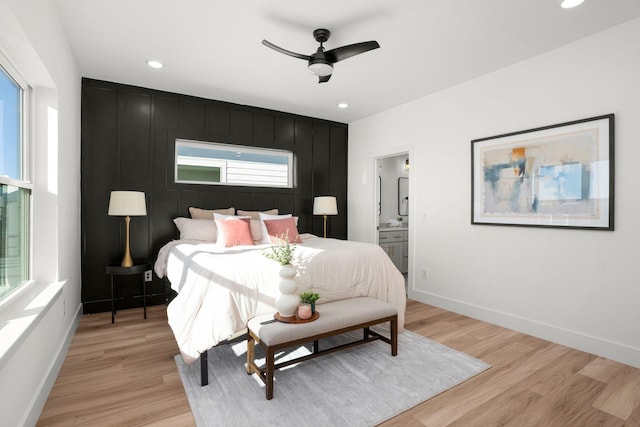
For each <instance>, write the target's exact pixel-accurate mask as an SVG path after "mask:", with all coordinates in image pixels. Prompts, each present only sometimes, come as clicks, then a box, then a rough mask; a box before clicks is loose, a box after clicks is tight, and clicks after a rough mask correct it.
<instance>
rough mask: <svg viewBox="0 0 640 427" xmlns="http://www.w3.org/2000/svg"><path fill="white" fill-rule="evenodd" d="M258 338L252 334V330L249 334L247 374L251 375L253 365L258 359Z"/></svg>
mask: <svg viewBox="0 0 640 427" xmlns="http://www.w3.org/2000/svg"><path fill="white" fill-rule="evenodd" d="M255 355H256V340H254V339H253V337H252V336H251V331H249V333H248V334H247V374H249V375H251V374H252V373H253V369H251V367H252V366H253V364H254V361H255V360H256V356H255Z"/></svg>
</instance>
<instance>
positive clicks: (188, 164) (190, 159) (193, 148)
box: [175, 139, 293, 188]
mask: <svg viewBox="0 0 640 427" xmlns="http://www.w3.org/2000/svg"><path fill="white" fill-rule="evenodd" d="M175 148H176V150H175V153H176V157H175V182H176V183H182V184H209V185H244V186H250V187H280V188H292V187H293V153H292V152H291V151H285V150H276V149H269V148H259V147H246V146H241V145H231V144H222V143H215V142H201V141H190V140H185V139H177V140H176V147H175Z"/></svg>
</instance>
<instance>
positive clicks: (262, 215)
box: [260, 212, 291, 243]
mask: <svg viewBox="0 0 640 427" xmlns="http://www.w3.org/2000/svg"><path fill="white" fill-rule="evenodd" d="M283 218H291V214H286V215H269V214H266V213H262V212H260V230H261V233H262V240H260V243H271V238H270V237H269V232H268V231H267V226H266V225H265V224H264V220H265V219H283Z"/></svg>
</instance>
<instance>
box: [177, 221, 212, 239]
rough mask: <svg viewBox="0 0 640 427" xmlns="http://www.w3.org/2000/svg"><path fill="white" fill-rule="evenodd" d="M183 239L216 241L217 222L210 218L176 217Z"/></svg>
mask: <svg viewBox="0 0 640 427" xmlns="http://www.w3.org/2000/svg"><path fill="white" fill-rule="evenodd" d="M173 222H174V223H175V225H176V227H178V231H179V232H180V239H181V240H201V241H203V242H215V241H216V240H217V239H218V232H217V228H216V222H215V221H212V220H210V219H191V218H182V217H181V218H175V219H174V220H173Z"/></svg>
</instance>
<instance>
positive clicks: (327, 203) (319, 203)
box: [313, 196, 338, 215]
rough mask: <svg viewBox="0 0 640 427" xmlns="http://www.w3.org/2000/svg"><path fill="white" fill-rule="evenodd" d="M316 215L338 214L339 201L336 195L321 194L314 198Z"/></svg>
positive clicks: (314, 212)
mask: <svg viewBox="0 0 640 427" xmlns="http://www.w3.org/2000/svg"><path fill="white" fill-rule="evenodd" d="M313 214H314V215H338V203H337V202H336V198H335V197H334V196H319V197H314V199H313Z"/></svg>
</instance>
